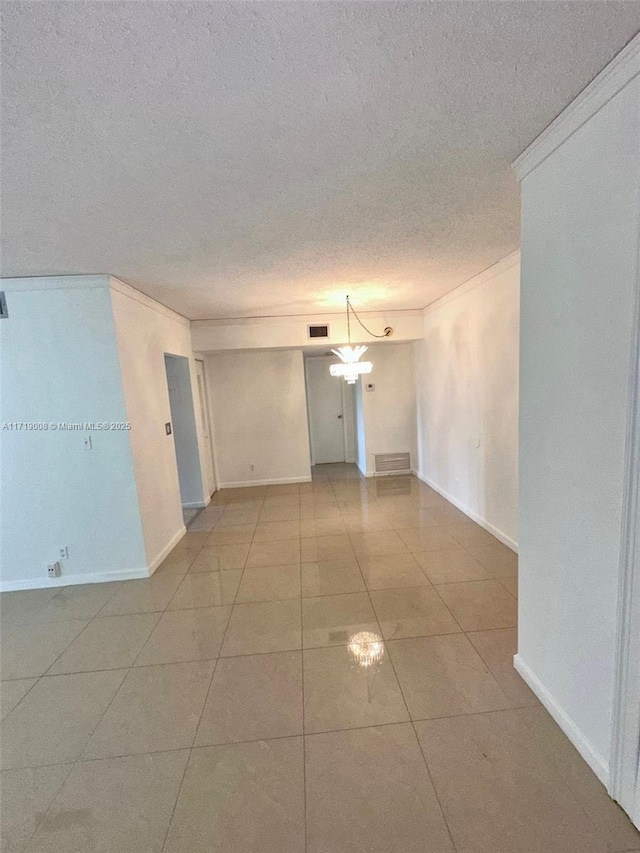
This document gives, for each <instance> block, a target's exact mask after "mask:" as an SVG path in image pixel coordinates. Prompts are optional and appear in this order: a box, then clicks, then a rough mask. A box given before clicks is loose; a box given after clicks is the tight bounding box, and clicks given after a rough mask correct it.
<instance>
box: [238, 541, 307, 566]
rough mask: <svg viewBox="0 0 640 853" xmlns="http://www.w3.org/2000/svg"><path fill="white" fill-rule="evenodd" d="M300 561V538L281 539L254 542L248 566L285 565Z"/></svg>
mask: <svg viewBox="0 0 640 853" xmlns="http://www.w3.org/2000/svg"><path fill="white" fill-rule="evenodd" d="M299 562H300V539H281V540H278V541H277V542H254V543H253V544H252V545H251V549H250V550H249V558H248V559H247V568H248V569H254V568H256V567H257V566H284V565H287V564H288V563H299Z"/></svg>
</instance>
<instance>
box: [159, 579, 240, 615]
mask: <svg viewBox="0 0 640 853" xmlns="http://www.w3.org/2000/svg"><path fill="white" fill-rule="evenodd" d="M241 577H242V569H229V570H227V571H225V572H194V573H192V572H189V574H187V575H186V576H185V577H184V579H183V580H182V582H181V584H180V586H179V587H178V589H177V591H176V594H175V595H174V596H173V598H172V599H171V601H170V602H169V606H168V608H167V609H168V610H193V609H194V608H197V607H219V606H220V605H222V604H232V603H233V601H234V599H235V597H236V593H237V591H238V586H239V584H240V578H241Z"/></svg>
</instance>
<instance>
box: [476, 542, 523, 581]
mask: <svg viewBox="0 0 640 853" xmlns="http://www.w3.org/2000/svg"><path fill="white" fill-rule="evenodd" d="M467 551H469V553H470V554H472V555H473V556H474V557H475V559H476V560H477V561H478V562H479V563H480V564H481V565H483V566H484V567H485V569H487V571H488V572H489V574H490V575H491V577H493V578H515V577H517V576H518V555H517V554H516V553H514V552H513V551H512V550H511V549H510V548H507V546H506V545H503V544H502V543H501V542H496V544H495V545H469V546H467Z"/></svg>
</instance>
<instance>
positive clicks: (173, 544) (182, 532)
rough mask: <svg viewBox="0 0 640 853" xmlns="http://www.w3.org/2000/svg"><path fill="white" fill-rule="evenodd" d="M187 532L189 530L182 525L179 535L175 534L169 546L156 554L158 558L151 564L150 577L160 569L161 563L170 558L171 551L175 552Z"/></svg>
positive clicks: (168, 543)
mask: <svg viewBox="0 0 640 853" xmlns="http://www.w3.org/2000/svg"><path fill="white" fill-rule="evenodd" d="M186 532H187V528H186V527H185V526H184V525H182V527H181V528H180V530H178V531H177V533H175V535H174V536H172V537H171V539H170V540H169V541H168V542H167V544H166V545H165V546H164V548H163V549H162V550H161V551H160V553H159V554H156V556H155V557H154V558H153V560H151V562H150V563H149V572H148V574H149V575H152V574H153V573H154V572H155V570H156V569H157V568H158V566H159V565H160V563H161V562H162V561H163V560H164V559H165V557H168V556H169V554H170V553H171V551H173V549H174V548H175V547H176V545H177V544H178V542H179V541H180V540H181V539H182V537H183V536H184V535H185V533H186Z"/></svg>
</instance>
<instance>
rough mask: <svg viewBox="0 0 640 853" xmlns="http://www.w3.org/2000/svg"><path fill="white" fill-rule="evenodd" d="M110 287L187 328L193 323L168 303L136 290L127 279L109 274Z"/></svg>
mask: <svg viewBox="0 0 640 853" xmlns="http://www.w3.org/2000/svg"><path fill="white" fill-rule="evenodd" d="M109 287H110V289H111V290H115V291H116V293H121V294H122V295H123V296H127V297H128V298H129V299H133V300H134V301H135V302H139V303H140V304H141V305H144V306H145V308H151V310H152V311H157V312H158V314H163V315H164V316H165V317H168V318H169V319H170V320H174V321H175V322H176V323H181V324H182V325H183V326H186V327H187V328H189V327H190V325H191V323H190V321H189V320H188V319H187V318H186V317H183V316H182V314H178V312H177V311H174V310H173V309H172V308H167V306H166V305H163V304H162V303H161V302H157V301H156V300H155V299H152V298H151V297H150V296H147V295H146V293H142V292H141V291H140V290H136V288H135V287H132V286H131V285H130V284H127V283H126V281H122V280H121V279H119V278H116V277H115V276H109Z"/></svg>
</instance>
